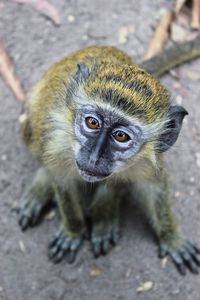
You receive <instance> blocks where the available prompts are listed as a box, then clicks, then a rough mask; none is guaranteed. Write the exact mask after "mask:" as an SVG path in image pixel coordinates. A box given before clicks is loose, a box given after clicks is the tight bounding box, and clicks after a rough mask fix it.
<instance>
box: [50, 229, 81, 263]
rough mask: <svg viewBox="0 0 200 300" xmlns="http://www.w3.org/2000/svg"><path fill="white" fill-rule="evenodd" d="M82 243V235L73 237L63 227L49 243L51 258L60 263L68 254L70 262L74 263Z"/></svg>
mask: <svg viewBox="0 0 200 300" xmlns="http://www.w3.org/2000/svg"><path fill="white" fill-rule="evenodd" d="M81 244H82V237H81V236H77V237H72V236H70V235H69V234H67V233H66V232H65V230H64V229H63V228H61V229H60V230H59V231H58V232H57V233H56V234H55V236H54V237H53V238H52V240H51V242H50V244H49V258H50V259H51V260H52V261H53V262H54V263H58V262H60V261H61V260H62V259H63V257H64V256H66V257H67V261H68V263H73V262H74V261H75V258H76V254H77V251H78V249H79V248H80V246H81Z"/></svg>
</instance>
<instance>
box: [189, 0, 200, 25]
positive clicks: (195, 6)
mask: <svg viewBox="0 0 200 300" xmlns="http://www.w3.org/2000/svg"><path fill="white" fill-rule="evenodd" d="M191 28H192V29H197V30H199V29H200V0H193V2H192V19H191Z"/></svg>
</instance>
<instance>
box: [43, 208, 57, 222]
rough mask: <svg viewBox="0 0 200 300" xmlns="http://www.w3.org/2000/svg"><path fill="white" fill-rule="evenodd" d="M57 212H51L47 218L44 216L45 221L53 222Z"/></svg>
mask: <svg viewBox="0 0 200 300" xmlns="http://www.w3.org/2000/svg"><path fill="white" fill-rule="evenodd" d="M55 215H56V212H55V210H51V211H50V212H48V213H47V214H46V215H45V216H44V220H46V221H51V220H53V219H54V218H55Z"/></svg>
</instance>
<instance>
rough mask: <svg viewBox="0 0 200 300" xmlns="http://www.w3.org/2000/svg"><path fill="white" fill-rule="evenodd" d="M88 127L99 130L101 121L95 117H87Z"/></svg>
mask: <svg viewBox="0 0 200 300" xmlns="http://www.w3.org/2000/svg"><path fill="white" fill-rule="evenodd" d="M85 122H86V125H87V127H88V128H90V129H98V128H100V124H99V121H98V120H97V119H95V118H93V117H87V118H86V119H85Z"/></svg>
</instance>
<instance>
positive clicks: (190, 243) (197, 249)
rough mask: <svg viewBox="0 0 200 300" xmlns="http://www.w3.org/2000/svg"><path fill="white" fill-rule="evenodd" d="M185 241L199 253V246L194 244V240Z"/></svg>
mask: <svg viewBox="0 0 200 300" xmlns="http://www.w3.org/2000/svg"><path fill="white" fill-rule="evenodd" d="M187 243H188V244H189V245H191V246H192V247H193V248H194V249H195V251H196V252H197V253H199V254H200V248H199V246H198V245H197V244H195V243H194V242H191V241H187Z"/></svg>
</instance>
